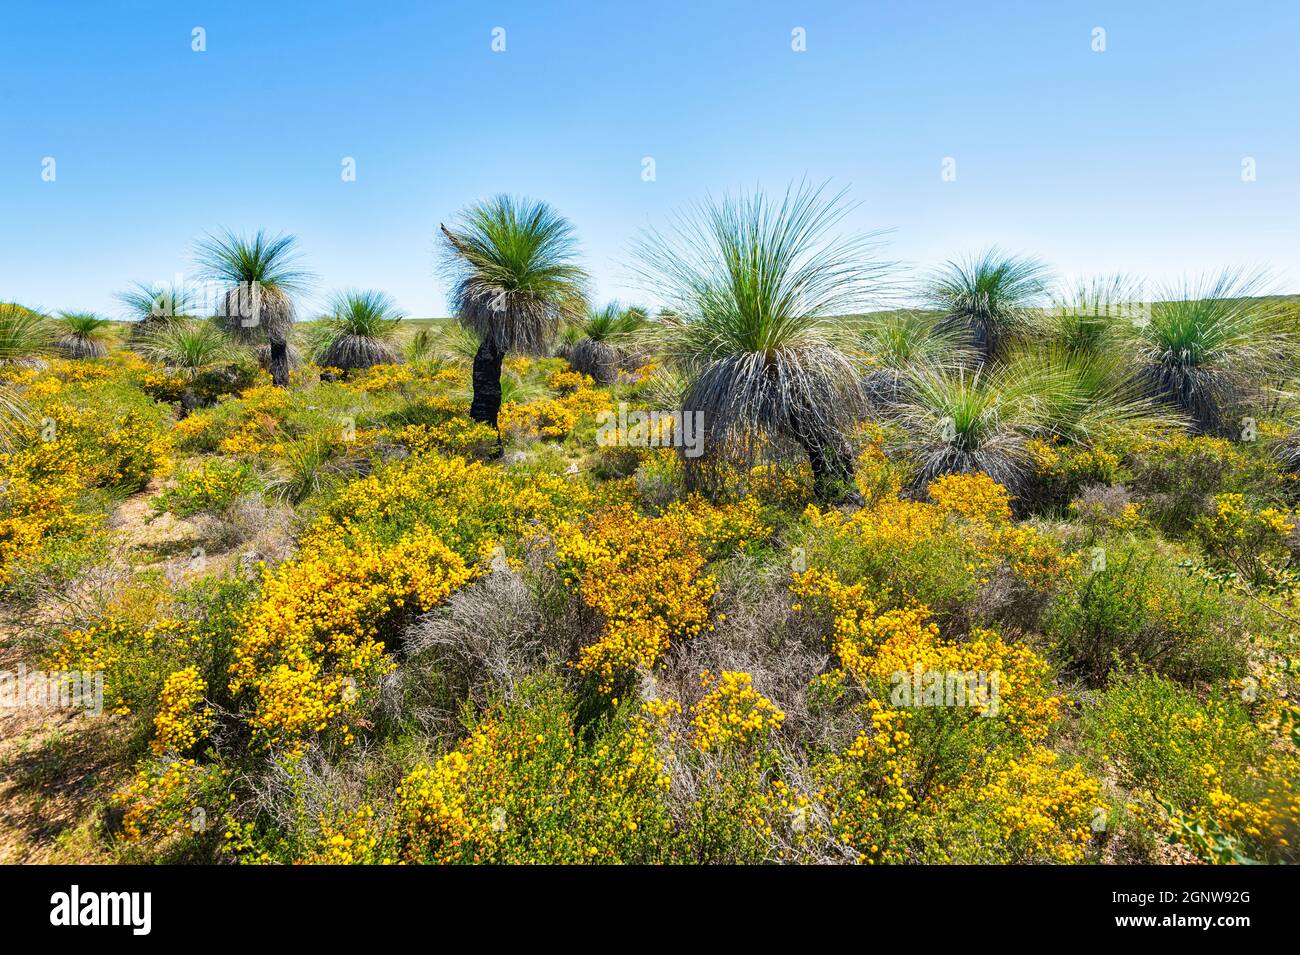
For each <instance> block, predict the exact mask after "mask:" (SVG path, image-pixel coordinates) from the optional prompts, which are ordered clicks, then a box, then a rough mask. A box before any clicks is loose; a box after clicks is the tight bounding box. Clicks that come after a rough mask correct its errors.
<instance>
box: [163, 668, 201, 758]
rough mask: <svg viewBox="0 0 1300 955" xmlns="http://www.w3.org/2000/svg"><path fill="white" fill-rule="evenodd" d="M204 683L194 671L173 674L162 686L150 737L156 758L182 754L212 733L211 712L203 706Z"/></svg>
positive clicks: (186, 670) (196, 669)
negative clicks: (166, 754)
mask: <svg viewBox="0 0 1300 955" xmlns="http://www.w3.org/2000/svg"><path fill="white" fill-rule="evenodd" d="M207 691H208V684H207V682H206V681H205V680H204V679H203V677H201V676H200V675H199V671H198V668H197V667H193V666H190V667H186V668H185V669H183V670H177V671H176V672H175V673H173V674H172V675H171V676H169V677H167V680H166V681H165V682H164V683H163V688H162V694H161V695H160V696H159V699H158V711H157V712H156V713H155V714H154V718H153V728H154V737H153V740H152V741H151V742H150V744H149V746H150V748H151V749H153V751H154V752H155V753H156V754H158V755H159V756H161V755H163V754H164V753H167V752H173V753H186V752H188V751H189V750H191V749H193V748H194V747H195V746H196V745H198V743H199V741H200V740H202V739H204V738H205V737H206V736H207V735H208V732H209V731H210V730H211V729H212V724H213V715H212V710H211V709H210V708H208V707H207V706H206V705H204V703H203V696H204V694H205V693H207Z"/></svg>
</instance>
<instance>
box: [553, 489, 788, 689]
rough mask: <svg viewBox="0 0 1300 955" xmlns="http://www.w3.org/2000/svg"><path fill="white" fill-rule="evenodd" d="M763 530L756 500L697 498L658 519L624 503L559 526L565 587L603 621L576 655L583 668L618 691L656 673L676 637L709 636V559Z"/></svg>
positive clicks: (711, 587)
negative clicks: (625, 682)
mask: <svg viewBox="0 0 1300 955" xmlns="http://www.w3.org/2000/svg"><path fill="white" fill-rule="evenodd" d="M763 531H764V528H763V525H762V523H761V521H760V520H759V519H758V516H757V510H756V505H755V504H754V503H753V502H752V501H750V502H744V503H741V504H738V505H732V506H728V507H714V506H713V505H709V504H705V503H704V502H703V501H700V500H698V499H692V500H691V501H689V502H685V503H681V504H678V505H674V506H673V507H670V508H669V509H668V510H667V511H665V513H664V514H663V515H662V516H660V517H642V516H640V515H638V514H636V513H635V512H634V511H633V510H632V508H631V507H630V506H629V505H620V506H617V507H613V508H610V509H608V510H605V511H601V512H599V513H597V514H596V515H594V516H593V517H592V518H591V519H590V520H589V521H588V522H587V523H586V524H577V523H568V522H565V523H563V524H561V525H560V526H558V527H557V528H556V529H555V532H554V540H555V560H556V564H557V566H558V567H560V568H561V570H562V571H563V572H564V574H565V580H566V585H567V586H570V587H576V589H577V593H578V596H579V598H580V599H581V600H582V602H583V603H584V604H586V606H587V607H589V608H590V609H591V610H593V611H595V612H596V613H597V614H599V615H600V617H601V619H602V621H603V622H604V632H603V634H602V636H601V638H600V639H599V640H597V641H596V642H595V643H593V644H590V645H589V646H586V647H583V648H582V649H581V650H580V651H579V655H578V660H577V662H576V666H577V668H578V670H579V671H580V672H582V673H586V674H590V675H592V676H594V677H595V678H596V679H597V682H598V683H599V685H600V687H601V689H602V690H604V691H605V692H613V691H614V689H615V688H616V685H617V684H618V683H619V682H620V681H621V680H622V679H624V678H626V677H627V676H629V675H630V674H631V673H632V672H633V671H635V670H637V669H651V668H653V667H654V666H655V665H656V664H657V663H658V662H659V660H660V658H661V657H662V655H663V653H664V651H666V650H667V649H668V645H669V641H670V639H671V638H678V639H684V638H689V637H691V636H694V635H695V634H697V633H700V632H701V631H702V630H704V629H705V628H706V627H707V626H709V622H708V621H709V601H710V600H711V599H712V597H713V594H714V591H715V589H716V584H715V582H714V580H713V578H712V577H710V576H708V575H707V574H705V573H703V570H704V566H705V563H706V561H707V560H708V559H709V557H710V556H714V555H716V554H719V553H721V552H722V551H724V550H726V549H730V548H733V547H743V546H744V544H745V542H746V540H747V538H749V537H750V536H757V535H759V534H761V533H762V532H763Z"/></svg>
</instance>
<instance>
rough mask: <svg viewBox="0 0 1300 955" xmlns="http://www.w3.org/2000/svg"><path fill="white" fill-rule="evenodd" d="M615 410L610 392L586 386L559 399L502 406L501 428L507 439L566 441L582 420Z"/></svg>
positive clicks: (543, 399)
mask: <svg viewBox="0 0 1300 955" xmlns="http://www.w3.org/2000/svg"><path fill="white" fill-rule="evenodd" d="M611 407H613V400H612V399H611V398H610V396H609V392H608V391H605V390H604V389H596V388H589V387H585V386H584V387H579V388H576V389H574V390H573V391H570V392H568V393H566V394H563V395H561V396H560V397H559V398H541V399H538V400H537V401H530V402H526V403H524V404H519V403H517V402H510V403H508V404H506V405H504V406H502V408H501V413H500V416H499V417H498V419H497V426H498V427H499V428H500V429H501V433H502V434H503V435H508V436H510V437H514V438H563V437H565V436H566V435H568V434H569V432H571V431H572V430H573V429H574V428H575V427H576V426H577V424H578V422H579V421H580V420H582V419H584V418H586V419H592V418H594V417H595V416H596V415H597V414H599V413H600V412H601V411H606V410H608V409H609V408H611Z"/></svg>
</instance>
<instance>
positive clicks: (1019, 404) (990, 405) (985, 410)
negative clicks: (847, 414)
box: [887, 366, 1045, 490]
mask: <svg viewBox="0 0 1300 955" xmlns="http://www.w3.org/2000/svg"><path fill="white" fill-rule="evenodd" d="M1039 384H1041V382H1040V383H1039ZM1025 397H1026V396H1025V395H1024V393H1023V390H1022V389H1021V388H1020V387H1018V383H1017V381H1016V378H1015V377H1014V375H1012V374H1009V373H1008V372H1007V371H1006V370H1004V369H990V368H988V367H987V366H980V367H978V368H976V369H975V370H974V371H968V370H966V369H960V368H959V369H955V370H954V369H948V370H941V369H935V368H925V367H921V368H917V369H915V370H914V371H913V372H912V374H911V375H910V377H909V382H908V387H907V388H906V389H905V396H904V397H903V399H902V400H900V401H898V402H897V403H895V404H894V405H892V406H891V407H890V408H889V410H888V412H887V417H888V418H889V419H890V420H892V421H893V422H894V423H895V424H898V425H900V426H901V427H900V428H899V430H898V434H899V435H900V437H899V438H898V439H897V444H898V447H897V450H898V451H900V452H902V453H904V454H906V455H907V456H908V457H909V458H911V459H912V461H914V462H915V465H916V477H915V484H916V487H917V488H924V487H925V485H926V484H928V483H929V482H930V481H932V480H934V479H935V478H936V477H940V476H941V475H944V474H973V473H975V472H977V471H983V472H984V473H985V474H987V475H988V476H989V477H991V478H993V480H995V481H997V482H998V483H999V484H1002V485H1005V486H1006V487H1008V488H1012V489H1013V490H1014V489H1016V488H1017V487H1019V485H1020V482H1021V480H1022V478H1023V477H1024V473H1025V469H1026V463H1027V458H1028V452H1027V449H1026V441H1027V439H1028V436H1029V435H1030V434H1032V433H1033V432H1034V431H1036V430H1038V429H1040V428H1042V427H1043V425H1044V422H1045V414H1044V408H1043V406H1042V404H1041V403H1038V402H1034V401H1028V400H1025Z"/></svg>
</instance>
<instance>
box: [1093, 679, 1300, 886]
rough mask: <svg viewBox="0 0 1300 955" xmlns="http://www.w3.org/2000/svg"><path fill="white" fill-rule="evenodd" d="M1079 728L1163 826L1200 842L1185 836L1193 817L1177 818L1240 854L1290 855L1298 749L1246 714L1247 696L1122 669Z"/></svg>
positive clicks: (1296, 813) (1299, 797) (1299, 774)
mask: <svg viewBox="0 0 1300 955" xmlns="http://www.w3.org/2000/svg"><path fill="white" fill-rule="evenodd" d="M1259 705H1260V706H1261V708H1262V707H1263V706H1264V705H1265V702H1264V701H1263V700H1261V701H1260V704H1259ZM1085 730H1086V733H1087V738H1088V740H1089V742H1090V744H1091V745H1092V746H1093V747H1094V749H1095V752H1096V754H1097V756H1098V757H1099V758H1101V759H1103V760H1104V761H1105V764H1106V765H1108V766H1112V767H1114V768H1115V769H1116V770H1117V771H1118V773H1119V776H1120V780H1121V782H1122V783H1123V784H1124V785H1125V786H1126V787H1128V788H1129V790H1130V792H1131V794H1132V795H1131V798H1132V800H1133V801H1134V802H1135V803H1136V804H1137V805H1138V806H1139V807H1143V808H1144V809H1145V813H1144V815H1145V816H1146V817H1148V818H1151V819H1154V820H1157V823H1156V824H1157V825H1158V826H1163V827H1165V831H1166V832H1167V833H1168V834H1169V835H1171V836H1173V837H1174V838H1178V839H1180V840H1183V841H1187V842H1188V843H1189V846H1190V847H1191V848H1193V849H1199V850H1206V849H1207V848H1208V847H1207V846H1205V845H1204V844H1200V845H1198V844H1197V843H1195V842H1193V841H1190V840H1188V836H1189V835H1190V834H1191V831H1194V828H1195V827H1194V826H1193V827H1185V826H1180V825H1178V824H1177V823H1178V821H1179V820H1180V819H1181V820H1183V821H1186V820H1188V819H1191V820H1199V821H1200V822H1201V823H1202V828H1203V829H1204V828H1207V827H1208V828H1212V829H1214V830H1216V831H1217V832H1219V833H1221V834H1223V835H1224V836H1226V837H1228V838H1229V839H1231V840H1233V841H1234V842H1235V843H1236V844H1237V845H1239V846H1241V847H1242V849H1243V850H1244V854H1245V855H1247V856H1251V857H1254V858H1256V859H1263V860H1268V861H1295V859H1296V858H1297V855H1296V846H1295V844H1294V840H1295V838H1296V834H1297V832H1298V831H1300V751H1298V750H1297V747H1296V744H1295V741H1294V740H1293V739H1291V738H1290V737H1289V735H1288V734H1285V733H1281V732H1278V730H1279V727H1277V726H1275V725H1272V724H1270V723H1269V722H1268V721H1267V720H1257V719H1255V718H1252V714H1251V711H1250V708H1249V707H1248V706H1247V705H1246V701H1243V700H1241V699H1239V698H1233V697H1230V696H1228V695H1226V694H1216V695H1213V696H1211V697H1210V698H1209V699H1208V700H1206V701H1204V702H1202V701H1201V700H1199V699H1197V697H1196V696H1195V695H1194V694H1193V693H1192V692H1190V691H1189V690H1187V689H1185V688H1183V687H1181V686H1179V685H1178V684H1176V683H1173V682H1172V681H1170V680H1166V679H1164V678H1163V677H1160V676H1158V675H1156V674H1151V673H1138V672H1125V673H1121V674H1120V675H1119V676H1118V677H1117V678H1116V679H1113V680H1112V681H1111V685H1110V686H1109V687H1108V688H1107V690H1106V692H1105V693H1104V694H1103V695H1102V696H1101V698H1100V699H1099V700H1098V702H1097V704H1096V706H1094V707H1093V708H1091V709H1090V710H1089V712H1088V714H1087V720H1086V721H1085ZM1166 810H1168V812H1167V811H1166Z"/></svg>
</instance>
